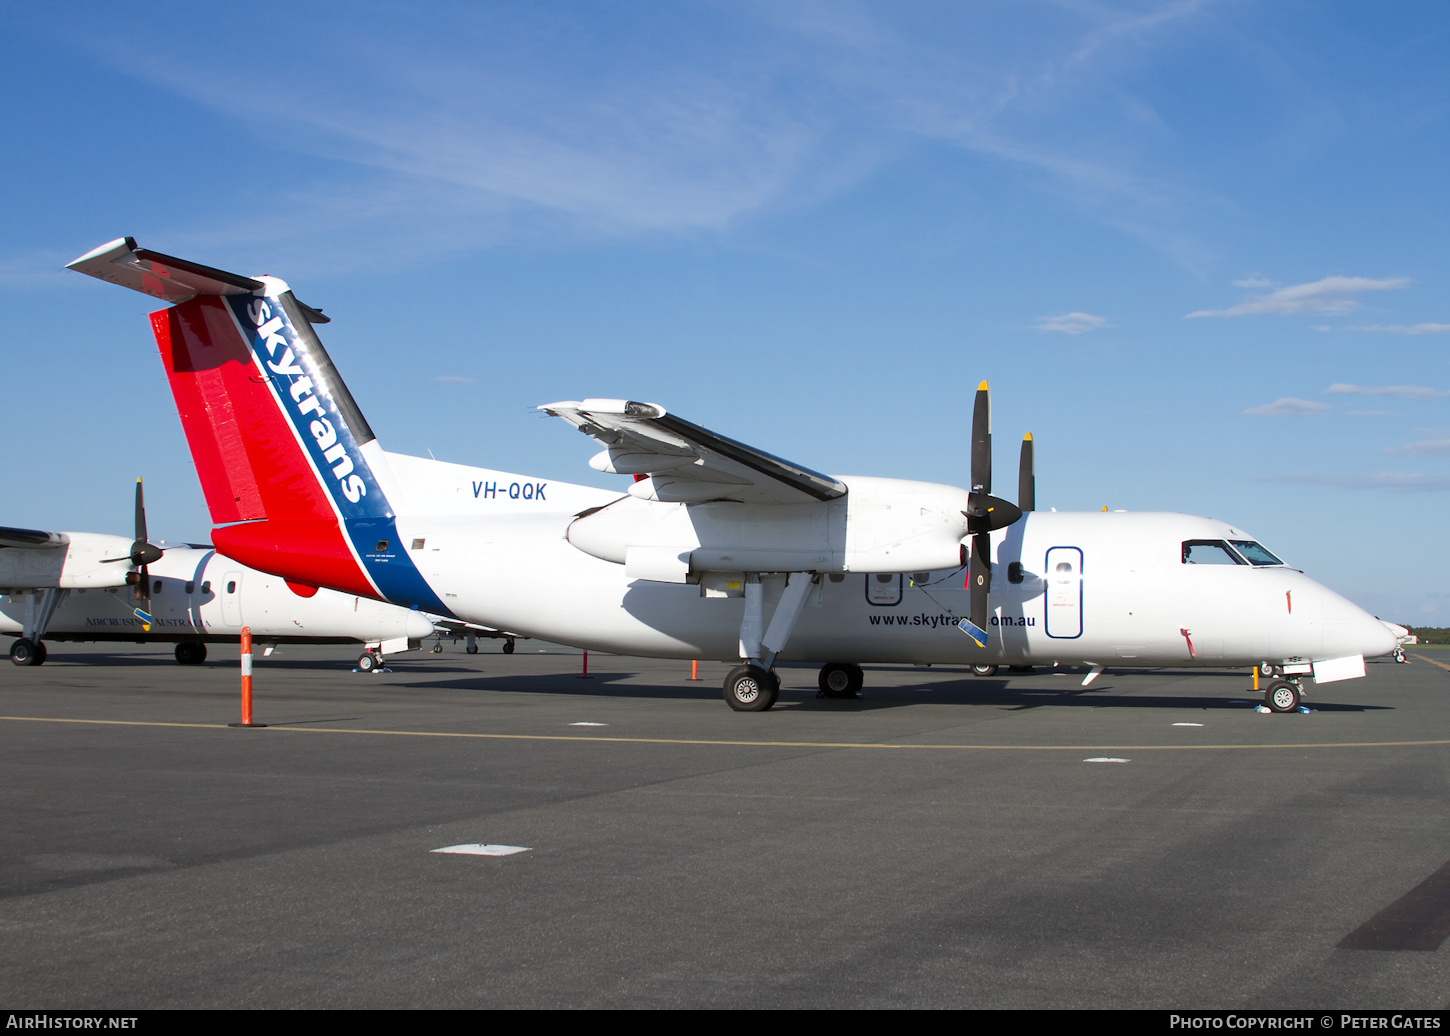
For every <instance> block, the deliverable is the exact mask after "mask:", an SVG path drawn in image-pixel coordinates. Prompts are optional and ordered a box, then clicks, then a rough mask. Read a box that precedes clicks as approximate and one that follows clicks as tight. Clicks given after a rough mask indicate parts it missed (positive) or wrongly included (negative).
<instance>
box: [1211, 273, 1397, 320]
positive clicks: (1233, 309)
mask: <svg viewBox="0 0 1450 1036" xmlns="http://www.w3.org/2000/svg"><path fill="white" fill-rule="evenodd" d="M1409 283H1410V279H1409V278H1408V277H1385V278H1382V279H1379V280H1376V279H1374V278H1372V277H1324V278H1322V279H1320V280H1317V281H1314V282H1312V283H1310V284H1295V285H1292V286H1290V287H1288V288H1280V289H1279V290H1278V291H1273V292H1270V293H1269V294H1267V295H1257V296H1254V297H1253V298H1249V299H1246V300H1245V301H1243V302H1240V303H1239V304H1238V305H1237V306H1230V307H1229V308H1228V309H1200V310H1197V311H1195V312H1193V313H1189V314H1188V316H1189V318H1190V319H1191V318H1193V317H1246V316H1256V315H1259V314H1264V313H1268V314H1274V315H1277V316H1288V315H1291V314H1294V313H1349V312H1351V311H1353V310H1355V309H1358V308H1359V306H1360V303H1359V300H1358V299H1356V298H1354V296H1356V295H1363V294H1364V293H1365V292H1369V291H1392V290H1394V289H1396V288H1403V287H1405V286H1406V285H1407V284H1409Z"/></svg>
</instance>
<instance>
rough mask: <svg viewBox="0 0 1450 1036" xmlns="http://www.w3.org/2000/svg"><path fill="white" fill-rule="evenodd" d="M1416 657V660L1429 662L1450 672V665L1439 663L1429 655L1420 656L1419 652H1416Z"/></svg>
mask: <svg viewBox="0 0 1450 1036" xmlns="http://www.w3.org/2000/svg"><path fill="white" fill-rule="evenodd" d="M1414 657H1415V658H1418V659H1419V660H1420V661H1422V662H1429V663H1430V664H1431V665H1437V666H1439V667H1440V668H1441V669H1447V670H1450V665H1446V664H1445V663H1444V662H1437V661H1436V660H1435V659H1433V658H1431V657H1430V656H1429V655H1422V654H1419V653H1418V652H1416V653H1414Z"/></svg>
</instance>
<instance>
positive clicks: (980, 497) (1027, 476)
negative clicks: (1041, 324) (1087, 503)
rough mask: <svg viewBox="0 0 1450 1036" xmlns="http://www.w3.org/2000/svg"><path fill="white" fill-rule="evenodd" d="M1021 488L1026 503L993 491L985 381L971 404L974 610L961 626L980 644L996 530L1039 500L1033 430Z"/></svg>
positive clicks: (969, 585) (970, 584) (1026, 443)
mask: <svg viewBox="0 0 1450 1036" xmlns="http://www.w3.org/2000/svg"><path fill="white" fill-rule="evenodd" d="M1017 492H1018V496H1019V497H1020V498H1021V499H1023V500H1024V501H1025V502H1026V505H1027V506H1026V507H1025V508H1024V507H1018V506H1017V505H1016V504H1013V503H1010V502H1008V501H1006V500H1003V499H1002V498H1000V497H995V496H993V495H992V399H991V394H990V392H989V391H988V388H987V383H986V382H985V381H984V382H982V383H981V384H980V385H978V386H977V398H976V401H975V402H974V403H973V404H972V491H971V494H970V496H969V497H968V500H967V510H965V511H963V512H962V514H963V515H965V516H966V519H967V530H968V531H969V532H970V533H971V537H972V543H971V552H970V555H969V558H968V569H967V589H968V590H969V591H970V592H971V606H970V615H969V616H968V618H967V619H966V620H965V621H963V622H962V623H961V624H960V629H961V631H962V632H963V633H965V634H966V635H967V636H969V637H971V638H972V640H974V641H975V642H976V644H977V646H978V647H986V646H987V616H988V610H989V599H990V595H991V591H992V563H991V560H990V559H991V556H992V530H994V529H1005V528H1006V527H1007V526H1009V525H1011V524H1012V523H1013V522H1015V521H1017V519H1019V518H1021V517H1022V512H1023V511H1024V510H1029V511H1030V510H1032V508H1033V507H1034V506H1035V503H1036V501H1035V497H1036V480H1035V477H1034V476H1033V474H1032V436H1031V435H1030V434H1029V435H1028V436H1027V438H1026V439H1024V440H1023V443H1022V459H1021V463H1020V465H1019V468H1018V481H1017Z"/></svg>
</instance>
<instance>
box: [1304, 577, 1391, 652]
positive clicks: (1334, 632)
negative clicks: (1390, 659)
mask: <svg viewBox="0 0 1450 1036" xmlns="http://www.w3.org/2000/svg"><path fill="white" fill-rule="evenodd" d="M1323 601H1324V604H1323V607H1324V620H1323V621H1324V657H1325V658H1343V657H1345V656H1348V655H1363V656H1364V657H1365V658H1375V657H1377V656H1379V655H1388V654H1390V653H1391V652H1393V651H1394V650H1395V648H1397V647H1399V646H1400V638H1399V637H1398V636H1397V635H1396V634H1395V633H1394V631H1393V630H1392V629H1391V628H1390V626H1389V625H1388V624H1387V623H1384V622H1381V621H1380V620H1379V619H1377V618H1375V617H1374V616H1373V615H1371V614H1370V613H1369V612H1367V611H1365V610H1364V609H1363V608H1361V607H1359V605H1357V604H1354V603H1352V602H1350V601H1347V600H1345V599H1344V598H1343V597H1340V596H1339V595H1338V594H1336V593H1334V592H1332V591H1330V590H1325V591H1324V598H1323Z"/></svg>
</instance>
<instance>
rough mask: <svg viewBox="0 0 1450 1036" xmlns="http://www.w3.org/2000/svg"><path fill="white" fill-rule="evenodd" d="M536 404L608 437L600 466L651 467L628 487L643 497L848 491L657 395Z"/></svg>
mask: <svg viewBox="0 0 1450 1036" xmlns="http://www.w3.org/2000/svg"><path fill="white" fill-rule="evenodd" d="M539 409H540V410H542V411H544V412H545V413H547V414H551V415H553V416H554V417H561V418H563V419H564V420H565V421H568V422H569V423H570V424H572V425H573V426H574V427H575V428H578V429H579V430H580V431H581V432H583V433H584V434H585V435H587V436H589V437H590V438H592V439H595V440H597V441H598V442H600V443H601V444H603V446H604V448H605V449H604V452H603V453H601V454H599V455H598V456H596V457H594V459H592V460H591V461H590V462H589V466H590V467H592V468H594V469H595V470H596V471H609V472H615V473H617V474H620V475H636V476H638V475H647V476H648V478H645V479H643V480H642V481H637V482H636V483H635V484H634V485H633V486H631V487H630V489H629V492H630V494H631V495H632V496H637V497H639V498H641V499H644V500H663V501H666V502H683V503H699V502H702V501H705V500H739V501H746V502H750V503H775V504H792V503H804V502H805V501H806V500H835V499H836V498H838V497H842V496H845V495H846V487H845V486H844V485H843V484H842V483H840V482H838V481H837V480H836V479H834V478H831V477H830V476H829V475H822V474H821V473H820V472H818V471H812V470H811V469H810V468H807V467H803V466H801V465H799V464H795V463H792V462H791V461H788V460H782V459H781V458H780V457H776V456H774V455H772V454H769V453H766V452H765V451H764V450H757V449H756V448H755V447H753V446H747V445H745V444H744V443H742V442H736V441H735V440H734V439H728V438H726V437H725V436H723V435H718V434H716V433H715V432H712V431H710V430H709V429H708V428H701V427H700V426H699V425H697V424H691V423H690V422H689V421H685V420H682V419H681V418H678V417H675V416H674V415H673V414H671V413H668V412H667V411H666V410H665V408H664V407H662V406H656V405H655V404H654V403H635V402H631V401H628V400H623V399H586V400H583V401H582V402H575V401H573V400H570V401H568V402H563V403H548V404H546V405H544V406H541V407H539Z"/></svg>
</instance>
